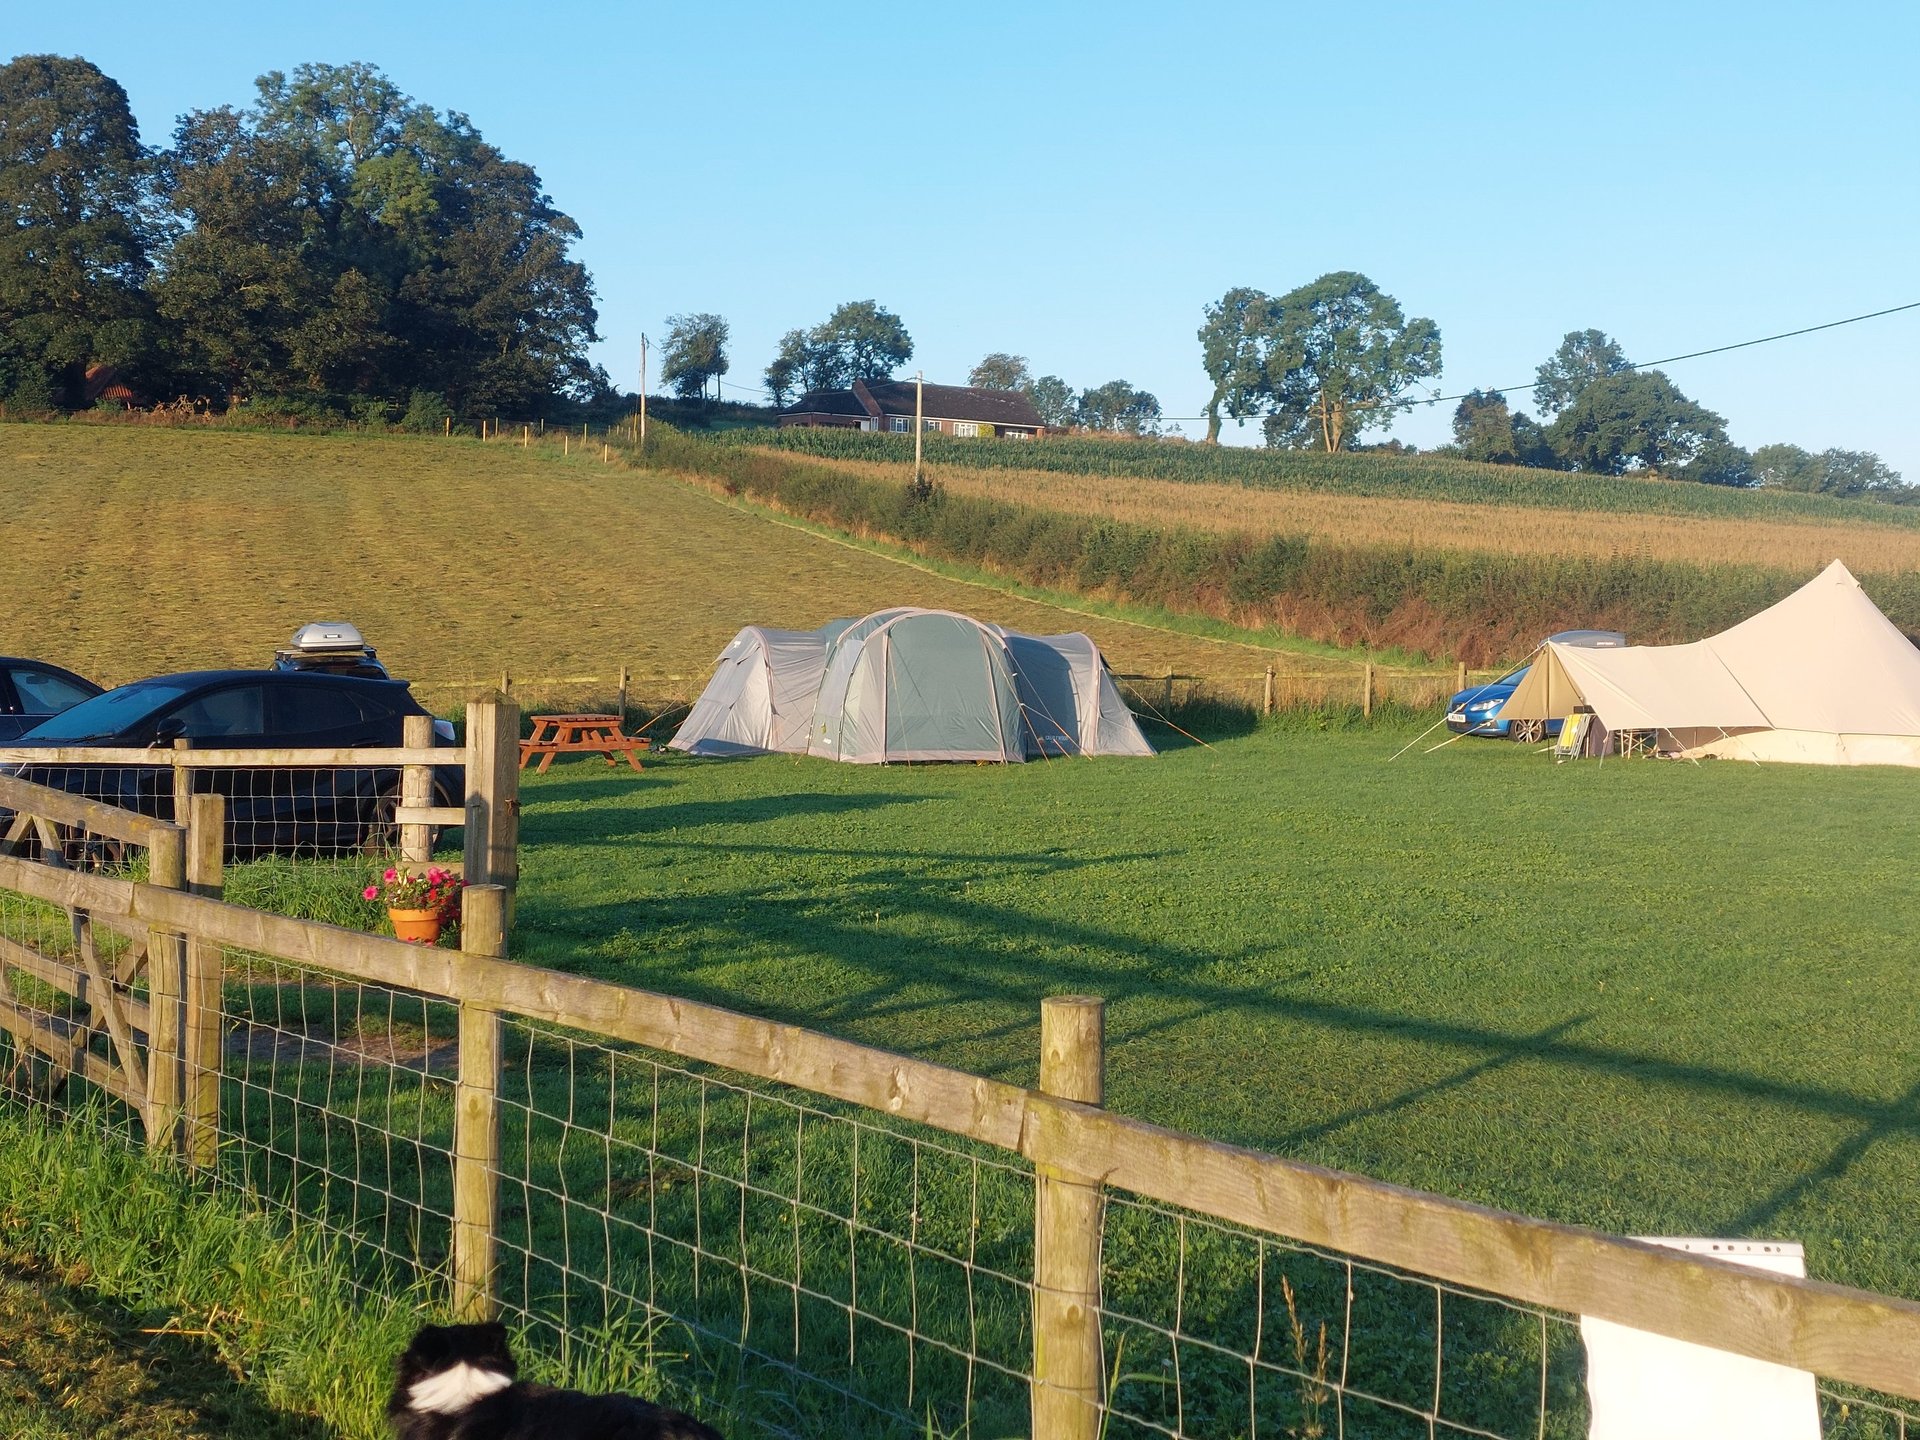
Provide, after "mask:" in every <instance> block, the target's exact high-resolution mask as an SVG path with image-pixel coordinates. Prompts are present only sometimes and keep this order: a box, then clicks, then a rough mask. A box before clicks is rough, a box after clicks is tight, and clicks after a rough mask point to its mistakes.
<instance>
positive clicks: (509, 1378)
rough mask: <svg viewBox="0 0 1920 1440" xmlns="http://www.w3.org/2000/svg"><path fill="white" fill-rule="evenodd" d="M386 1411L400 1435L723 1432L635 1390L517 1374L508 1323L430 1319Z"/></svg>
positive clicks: (496, 1439)
mask: <svg viewBox="0 0 1920 1440" xmlns="http://www.w3.org/2000/svg"><path fill="white" fill-rule="evenodd" d="M397 1369H398V1374H397V1375H396V1376H395V1378H394V1386H393V1398H392V1399H391V1400H389V1401H388V1402H387V1419H388V1420H390V1421H391V1422H392V1423H393V1433H394V1434H395V1435H396V1436H397V1437H398V1440H721V1437H720V1435H719V1433H718V1432H717V1431H715V1430H713V1429H711V1428H710V1427H708V1426H706V1425H702V1424H701V1423H700V1422H699V1421H698V1420H696V1419H694V1418H693V1417H692V1416H691V1415H683V1414H681V1413H680V1412H679V1411H678V1410H669V1409H667V1408H666V1407H665V1406H662V1405H649V1404H648V1403H647V1402H646V1401H644V1400H636V1399H634V1398H633V1397H632V1396H630V1395H583V1394H581V1393H580V1392H579V1391H577V1390H555V1389H553V1388H552V1387H551V1386H547V1385H534V1384H530V1383H528V1382H526V1381H522V1380H518V1379H516V1378H515V1377H516V1376H517V1375H518V1374H519V1367H518V1366H517V1365H515V1364H514V1363H513V1353H512V1351H510V1350H509V1349H508V1348H507V1331H506V1327H505V1326H504V1325H498V1324H489V1325H428V1326H425V1327H423V1328H422V1329H421V1331H420V1333H419V1334H418V1335H415V1336H414V1337H413V1343H412V1344H411V1345H409V1346H408V1347H407V1349H406V1353H405V1354H403V1355H402V1356H401V1357H400V1360H399V1364H398V1367H397Z"/></svg>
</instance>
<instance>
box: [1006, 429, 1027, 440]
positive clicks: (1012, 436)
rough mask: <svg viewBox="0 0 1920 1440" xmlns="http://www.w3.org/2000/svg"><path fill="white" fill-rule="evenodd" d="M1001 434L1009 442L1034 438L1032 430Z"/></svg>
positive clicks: (1011, 431) (1007, 431)
mask: <svg viewBox="0 0 1920 1440" xmlns="http://www.w3.org/2000/svg"><path fill="white" fill-rule="evenodd" d="M1000 433H1001V434H1002V435H1004V436H1006V437H1007V439H1009V440H1031V439H1032V438H1033V432H1032V431H1031V430H1002V431H1001V432H1000Z"/></svg>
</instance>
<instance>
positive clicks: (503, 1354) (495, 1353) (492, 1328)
mask: <svg viewBox="0 0 1920 1440" xmlns="http://www.w3.org/2000/svg"><path fill="white" fill-rule="evenodd" d="M474 1331H475V1333H476V1334H477V1335H478V1336H479V1338H480V1341H481V1343H482V1344H483V1345H484V1346H485V1347H486V1358H487V1359H489V1360H491V1361H493V1362H495V1364H496V1365H497V1366H498V1367H499V1368H500V1369H501V1370H503V1371H505V1372H506V1373H507V1374H509V1375H516V1374H518V1373H519V1367H518V1366H517V1365H515V1364H514V1361H513V1347H512V1346H511V1345H510V1344H509V1343H508V1341H507V1327H506V1326H505V1325H502V1324H501V1323H500V1322H499V1321H498V1320H489V1321H487V1323H486V1324H484V1325H476V1326H474Z"/></svg>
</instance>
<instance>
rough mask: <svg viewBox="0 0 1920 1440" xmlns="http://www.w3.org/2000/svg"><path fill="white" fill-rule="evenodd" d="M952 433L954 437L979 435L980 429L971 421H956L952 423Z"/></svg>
mask: <svg viewBox="0 0 1920 1440" xmlns="http://www.w3.org/2000/svg"><path fill="white" fill-rule="evenodd" d="M953 433H954V434H956V435H978V434H979V433H980V427H979V426H978V425H976V424H974V423H973V421H971V420H956V421H954V422H953Z"/></svg>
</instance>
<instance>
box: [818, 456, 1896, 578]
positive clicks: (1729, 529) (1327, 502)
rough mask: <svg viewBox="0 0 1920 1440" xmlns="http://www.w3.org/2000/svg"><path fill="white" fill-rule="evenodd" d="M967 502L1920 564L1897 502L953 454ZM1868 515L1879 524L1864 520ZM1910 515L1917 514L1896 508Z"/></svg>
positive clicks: (1522, 542) (1161, 521) (1401, 536)
mask: <svg viewBox="0 0 1920 1440" xmlns="http://www.w3.org/2000/svg"><path fill="white" fill-rule="evenodd" d="M826 463H827V464H830V465H832V466H833V467H834V468H835V469H838V470H845V471H847V472H848V473H850V474H855V475H861V476H865V477H867V478H870V479H876V478H888V479H896V480H897V479H898V478H899V475H900V467H899V465H898V464H896V463H893V462H890V461H878V460H828V461H827V462H826ZM929 470H930V473H931V474H932V476H933V478H934V479H935V480H936V481H937V482H938V483H940V484H941V485H943V486H945V487H946V488H947V489H948V490H950V491H952V492H953V493H954V494H958V495H979V496H984V497H986V498H988V499H993V500H1004V501H1009V502H1012V503H1016V504H1030V505H1044V506H1046V507H1048V508H1050V509H1055V510H1068V511H1072V512H1075V513H1077V514H1089V515H1102V516H1106V517H1108V518H1110V519H1114V520H1123V521H1130V522H1133V523H1136V524H1158V525H1178V526H1185V527H1188V528H1193V529H1201V530H1220V531H1240V532H1244V533H1247V534H1253V535H1273V534H1284V535H1306V536H1311V537H1313V538H1316V539H1324V540H1329V541H1333V542H1335V543H1337V544H1347V545H1423V546H1433V547H1437V548H1439V549H1443V550H1480V551H1490V552H1494V553H1498V554H1510V555H1581V556H1596V557H1601V558H1606V557H1611V556H1619V555H1630V556H1639V557H1642V558H1648V559H1651V558H1653V557H1656V556H1657V557H1659V558H1661V559H1665V560H1681V561H1687V562H1690V563H1692V564H1697V565H1752V566H1757V567H1761V568H1765V569H1786V570H1812V569H1814V568H1816V567H1818V566H1820V565H1823V564H1825V563H1826V562H1827V561H1829V560H1832V559H1834V558H1835V557H1836V556H1837V557H1839V558H1840V559H1843V560H1845V561H1846V562H1847V565H1848V567H1849V568H1851V569H1852V570H1853V571H1854V572H1855V573H1857V574H1870V573H1878V572H1894V571H1903V570H1912V569H1914V568H1915V567H1916V566H1920V529H1916V528H1914V527H1912V526H1907V525H1891V524H1884V523H1875V521H1874V518H1873V517H1874V516H1875V515H1876V514H1878V513H1887V507H1885V506H1873V507H1865V506H1860V505H1855V506H1853V507H1852V510H1853V512H1854V513H1853V515H1852V516H1841V515H1836V514H1827V513H1821V514H1809V515H1792V514H1785V515H1775V514H1772V513H1766V512H1763V513H1762V514H1760V515H1757V516H1754V517H1750V518H1737V517H1732V516H1727V515H1685V514H1683V515H1670V514H1660V513H1645V512H1642V513H1636V512H1634V511H1631V510H1601V509H1573V508H1569V509H1549V508H1546V507H1543V506H1538V505H1515V504H1502V503H1497V502H1491V501H1489V502H1474V501H1465V500H1439V499H1410V498H1403V497H1401V496H1395V495H1385V496H1372V495H1349V494H1343V493H1340V492H1338V491H1322V490H1299V489H1286V488H1281V487H1277V486H1258V485H1247V484H1236V483H1215V484H1207V483H1203V482H1198V481H1184V482H1183V481H1177V480H1155V479H1146V478H1142V477H1139V476H1133V475H1109V474H1101V473H1084V472H1083V473H1068V472H1062V471H1058V470H1041V469H1034V470H1023V469H1009V468H1003V467H999V466H994V467H980V466H973V465H968V464H966V463H964V461H961V460H958V459H949V460H946V461H944V462H942V463H939V464H935V465H933V466H931V467H929ZM1862 510H1865V511H1866V512H1867V518H1864V519H1863V518H1859V515H1860V512H1861V511H1862ZM1891 513H1894V514H1897V515H1905V514H1906V513H1908V512H1905V511H1897V512H1891Z"/></svg>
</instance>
